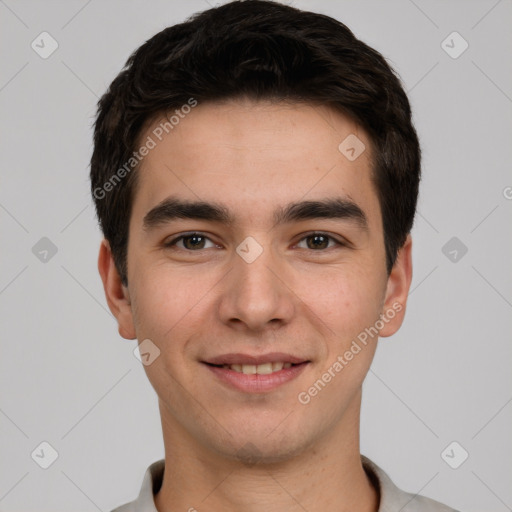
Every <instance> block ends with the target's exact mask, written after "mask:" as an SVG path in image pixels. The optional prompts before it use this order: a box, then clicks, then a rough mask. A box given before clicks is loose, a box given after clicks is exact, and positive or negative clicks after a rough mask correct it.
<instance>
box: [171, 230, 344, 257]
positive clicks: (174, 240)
mask: <svg viewBox="0 0 512 512" xmlns="http://www.w3.org/2000/svg"><path fill="white" fill-rule="evenodd" d="M194 236H198V237H201V238H205V239H207V240H210V242H212V243H214V242H213V241H212V240H211V239H210V237H208V236H206V235H204V234H203V233H201V232H197V231H193V232H190V233H186V234H184V235H179V236H177V237H176V238H173V239H172V240H170V241H168V242H165V243H164V247H165V248H172V247H174V246H176V244H177V243H178V242H180V241H181V240H183V239H185V238H192V237H194ZM313 236H323V237H325V238H328V239H329V241H333V242H334V243H335V244H336V246H338V247H346V246H347V244H345V243H343V242H341V241H340V240H338V239H336V238H334V237H333V236H331V235H329V234H328V233H324V232H323V231H313V232H311V233H307V234H306V235H305V236H303V237H302V238H301V239H300V240H299V242H298V243H300V242H302V241H303V240H305V239H307V238H310V237H313ZM333 248H334V247H327V248H325V249H316V250H315V249H309V250H311V251H313V252H324V251H326V250H327V249H333ZM178 249H180V250H182V251H186V252H200V251H202V250H205V249H198V250H197V251H194V250H190V249H186V248H181V247H179V248H178Z"/></svg>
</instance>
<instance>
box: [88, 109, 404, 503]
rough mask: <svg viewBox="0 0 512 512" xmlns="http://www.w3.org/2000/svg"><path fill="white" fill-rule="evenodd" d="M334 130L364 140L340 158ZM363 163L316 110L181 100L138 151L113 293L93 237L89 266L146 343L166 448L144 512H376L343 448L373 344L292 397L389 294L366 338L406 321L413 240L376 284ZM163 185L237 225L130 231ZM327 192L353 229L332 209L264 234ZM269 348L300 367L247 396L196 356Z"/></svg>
mask: <svg viewBox="0 0 512 512" xmlns="http://www.w3.org/2000/svg"><path fill="white" fill-rule="evenodd" d="M160 121H161V120H156V121H155V122H154V123H153V124H152V125H151V126H149V127H148V129H147V130H146V132H144V133H143V134H142V136H141V140H145V139H146V137H147V136H148V135H150V134H151V133H152V130H153V129H154V127H155V126H157V125H158V122H160ZM349 134H355V135H356V136H357V137H358V138H359V139H360V140H362V141H363V142H364V144H365V146H366V150H365V151H364V152H363V154H362V155H361V156H359V157H358V158H357V159H356V160H355V161H349V160H348V159H347V158H346V157H345V156H344V155H343V154H342V153H341V152H340V151H339V150H338V146H339V144H340V143H341V142H342V141H343V140H344V139H345V138H346V137H347V136H348V135H349ZM371 158H372V155H371V141H370V139H369V137H368V136H367V134H366V133H365V132H364V131H363V130H362V129H361V128H360V127H358V126H357V125H356V124H354V123H353V122H352V121H351V120H350V119H349V118H347V117H345V116H342V115H341V114H339V113H337V112H334V111H333V110H331V109H329V108H328V107H325V106H322V107H319V106H313V105H305V104H293V103H287V104H285V103H280V104H272V103H270V102H258V103H255V102H253V101H249V100H244V101H242V100H238V101H228V102H224V103H206V104H200V105H198V106H196V107H195V108H194V109H193V110H192V111H191V112H190V113H189V114H188V115H187V116H186V117H185V119H183V120H181V121H180V124H179V125H178V126H176V127H175V128H174V129H173V130H172V132H170V133H169V135H168V136H166V137H165V138H164V139H163V140H162V141H161V142H159V143H158V144H157V146H156V147H155V148H154V149H152V150H151V151H150V152H149V154H148V155H147V156H146V157H145V159H144V160H143V162H142V166H141V168H140V170H139V171H138V172H140V175H139V182H138V186H137V191H136V194H135V199H134V204H133V211H132V216H131V218H130V228H129V244H128V286H127V287H124V286H123V285H122V284H121V281H120V278H119V274H118V272H117V270H116V268H115V265H114V261H113V258H112V255H111V252H110V249H109V245H108V242H106V241H103V243H102V245H101V248H100V255H99V261H98V268H99V271H100V274H101V277H102V280H103V284H104V289H105V294H106V298H107V301H108V305H109V307H110V309H111V311H112V313H113V314H114V316H115V317H116V318H117V321H118V325H119V333H120V335H121V336H122V337H124V338H126V339H135V338H137V339H138V340H139V341H142V340H145V339H147V338H149V339H150V340H151V341H152V342H153V343H154V344H155V345H156V346H158V348H159V349H160V351H161V353H160V356H159V357H158V358H157V359H155V361H154V362H153V363H152V364H150V365H148V366H145V367H144V368H145V371H146V373H147V376H148V378H149V380H150V382H151V384H152V386H153V387H154V389H155V391H156V393H157V395H158V398H159V408H160V414H161V419H162V429H163V436H164V445H165V462H166V465H165V467H166V469H165V474H164V479H163V484H162V488H161V490H160V491H159V492H158V494H157V495H156V496H155V504H156V507H157V509H158V510H159V511H160V512H171V511H176V510H189V509H190V508H191V507H194V508H195V509H197V510H209V511H228V512H229V511H240V510H244V511H247V512H260V511H265V512H273V511H276V512H277V511H282V510H287V511H303V510H308V511H309V512H315V511H320V510H321V511H322V512H326V511H337V512H339V511H349V510H350V511H352V512H353V511H361V512H363V511H364V512H370V511H376V510H377V509H378V503H379V495H378V492H377V491H376V490H375V489H374V487H373V486H372V484H371V483H370V481H369V479H368V478H367V476H366V473H365V472H364V470H363V467H362V464H361V459H360V452H359V422H360V405H361V386H362V383H363V380H364V378H365V376H366V373H367V372H368V369H369V367H370V364H371V361H372V359H373V356H374V352H375V349H376V345H377V340H378V337H377V336H375V337H374V338H373V339H370V341H369V342H368V344H367V345H366V346H365V347H364V348H363V349H362V350H361V351H360V352H359V353H358V354H357V355H356V356H354V358H353V359H352V360H351V361H350V362H348V364H347V365H346V366H345V367H344V368H343V370H342V371H340V372H338V373H336V376H335V377H334V378H332V380H331V382H329V383H328V384H327V385H326V386H325V387H324V388H323V389H322V390H321V391H320V392H319V393H318V394H317V395H316V396H315V397H313V398H311V401H310V402H309V403H308V404H307V405H303V404H301V403H300V402H299V401H298V399H297V397H298V395H299V393H300V392H303V391H307V390H308V388H310V387H311V386H312V385H313V384H314V383H315V381H317V380H318V379H319V378H320V377H321V376H322V374H324V373H325V372H326V371H328V369H329V368H330V367H332V365H333V363H334V362H335V361H336V360H337V357H338V356H339V355H341V354H344V353H345V351H346V350H347V349H348V348H349V347H350V345H351V343H352V341H353V340H354V339H356V337H357V336H358V334H359V333H361V332H362V331H364V329H365V328H368V327H370V326H373V325H374V324H375V322H376V321H377V320H378V319H379V315H383V314H386V312H387V311H389V310H390V309H393V304H395V305H396V304H400V305H401V306H402V308H401V311H399V312H396V314H395V315H394V318H392V319H390V320H389V321H388V322H387V323H385V325H384V327H383V328H382V329H381V330H380V333H379V336H380V337H386V336H390V335H392V334H393V333H395V332H396V331H397V330H398V329H399V328H400V326H401V324H402V321H403V318H404V314H405V306H406V300H407V294H408V291H409V287H410V283H411V277H412V263H411V250H412V241H411V238H410V235H409V237H408V238H407V241H406V243H405V244H404V246H403V248H402V249H401V250H400V252H399V254H398V258H397V260H396V263H395V265H394V267H393V269H392V272H391V274H390V275H389V276H388V275H387V273H386V267H385V250H384V234H383V229H382V218H381V213H380V208H379V202H378V199H377V195H376V192H375V188H374V185H373V184H372V182H371V179H370V166H371V161H372V160H371ZM170 195H173V196H174V197H179V198H181V199H186V200H190V201H196V200H198V199H201V200H203V201H216V202H219V203H222V204H223V205H224V206H225V207H226V208H228V209H229V210H230V211H231V213H232V214H233V215H234V216H235V222H234V223H233V224H232V225H229V226H227V225H223V224H220V223H217V222H212V221H209V220H188V219H181V220H174V221H171V222H168V223H166V224H162V225H161V226H159V227H157V228H155V229H152V230H145V229H144V227H143V218H144V216H145V215H146V213H147V212H148V211H149V210H151V209H152V208H153V207H154V206H156V205H157V204H158V203H159V202H160V201H162V200H164V199H165V198H167V197H168V196H170ZM338 195H339V196H345V197H349V198H350V199H351V200H352V201H354V202H356V203H357V204H358V205H359V206H360V207H361V209H362V210H363V211H364V212H365V214H366V216H367V218H368V227H369V229H368V232H364V231H363V230H361V229H360V228H359V227H358V225H357V224H356V223H354V222H352V221H350V220H347V219H312V220H305V221H298V222H291V223H287V224H282V225H278V226H274V222H273V217H272V215H273V212H274V209H275V208H276V207H278V206H283V205H286V204H288V203H290V202H293V201H300V200H318V199H325V198H330V197H333V196H338ZM313 230H314V231H322V232H323V233H326V234H327V235H329V236H332V237H333V238H332V239H327V240H331V241H330V242H329V243H328V244H327V242H325V245H328V247H325V245H324V246H322V248H321V249H318V248H314V247H313V248H311V245H310V244H311V238H309V239H308V238H306V236H307V234H308V232H310V231H313ZM190 231H200V232H201V233H202V234H203V235H204V236H207V237H208V238H207V239H206V240H205V241H204V242H203V246H202V247H203V248H201V249H199V250H198V249H194V248H193V249H190V247H191V244H190V243H189V244H188V245H187V246H185V245H184V242H183V241H182V242H181V243H179V244H178V246H174V248H172V247H167V248H166V247H164V243H165V242H168V241H169V240H171V239H172V238H173V237H175V236H176V235H179V234H183V233H186V232H190ZM248 236H251V237H253V238H254V239H255V240H257V242H258V243H259V244H260V246H261V247H262V248H263V252H262V254H261V255H260V256H259V257H258V258H257V259H256V260H255V261H253V262H252V263H247V262H246V261H245V260H244V259H242V258H241V257H240V256H239V255H238V254H237V252H236V247H237V246H238V245H239V244H240V243H241V242H242V241H243V240H244V239H245V238H246V237H248ZM308 240H309V245H308ZM335 240H340V241H343V240H345V241H346V242H347V243H346V245H345V246H337V245H336V243H335ZM189 242H190V240H189ZM187 247H188V248H187ZM276 351H277V352H286V353H289V354H293V355H297V356H299V357H302V358H304V359H307V360H309V361H310V363H309V364H308V365H307V366H306V368H305V369H304V370H303V371H302V373H301V374H300V375H299V376H298V377H297V378H296V379H294V380H292V381H291V382H288V383H286V384H284V385H282V386H281V387H279V388H277V389H276V390H273V391H270V392H265V393H259V394H251V395H249V394H248V393H244V392H241V391H238V390H235V389H232V388H229V387H227V386H226V385H224V384H223V383H221V382H220V381H219V380H218V379H217V377H216V376H215V375H213V374H212V372H211V371H210V370H209V369H208V368H207V367H206V366H205V365H204V364H203V363H201V361H203V360H204V359H206V358H208V357H212V356H216V355H220V354H225V353H229V352H240V353H250V354H265V353H268V352H276ZM331 371H332V370H331Z"/></svg>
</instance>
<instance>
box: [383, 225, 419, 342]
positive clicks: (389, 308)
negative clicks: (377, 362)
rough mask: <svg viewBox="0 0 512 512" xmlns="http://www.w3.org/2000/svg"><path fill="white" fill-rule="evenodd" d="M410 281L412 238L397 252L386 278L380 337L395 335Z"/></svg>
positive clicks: (402, 315)
mask: <svg viewBox="0 0 512 512" xmlns="http://www.w3.org/2000/svg"><path fill="white" fill-rule="evenodd" d="M411 280H412V238H411V235H410V234H409V235H407V239H406V241H405V243H404V245H403V246H402V248H401V249H400V250H399V251H398V255H397V258H396V261H395V264H394V265H393V268H392V269H391V273H390V275H389V277H388V282H387V288H386V296H385V300H384V305H383V307H382V311H381V318H382V320H383V323H384V327H383V328H382V329H381V330H380V333H379V336H380V337H383V338H385V337H387V336H391V335H393V334H395V332H396V331H398V329H400V326H401V325H402V322H403V320H404V317H405V309H406V304H407V296H408V294H409V288H410V286H411Z"/></svg>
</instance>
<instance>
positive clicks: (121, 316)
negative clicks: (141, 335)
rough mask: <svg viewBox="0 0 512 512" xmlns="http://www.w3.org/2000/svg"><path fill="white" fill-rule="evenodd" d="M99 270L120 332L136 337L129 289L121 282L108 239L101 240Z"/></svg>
mask: <svg viewBox="0 0 512 512" xmlns="http://www.w3.org/2000/svg"><path fill="white" fill-rule="evenodd" d="M98 271H99V273H100V276H101V280H102V282H103V289H104V291H105V297H106V299H107V304H108V307H109V309H110V311H111V312H112V314H113V315H114V317H115V318H116V320H117V324H118V330H119V334H120V335H121V336H122V337H123V338H125V339H127V340H133V339H135V338H136V337H137V336H136V334H135V326H134V323H133V314H132V309H131V301H130V295H129V291H128V288H127V287H125V286H123V284H122V282H121V277H120V276H119V272H118V271H117V268H116V265H115V263H114V258H113V256H112V251H111V249H110V245H109V243H108V241H107V240H106V239H103V241H102V242H101V246H100V252H99V255H98Z"/></svg>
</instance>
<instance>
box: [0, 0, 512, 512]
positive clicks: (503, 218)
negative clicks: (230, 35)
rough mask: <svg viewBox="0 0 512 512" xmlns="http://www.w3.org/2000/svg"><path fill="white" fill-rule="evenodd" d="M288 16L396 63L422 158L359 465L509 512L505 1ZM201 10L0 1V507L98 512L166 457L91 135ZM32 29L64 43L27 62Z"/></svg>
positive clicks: (362, 6)
mask: <svg viewBox="0 0 512 512" xmlns="http://www.w3.org/2000/svg"><path fill="white" fill-rule="evenodd" d="M289 3H290V2H289ZM292 3H293V5H295V6H297V7H300V8H306V9H310V10H315V11H319V12H323V13H326V14H329V15H331V16H333V17H336V18H338V19H340V20H341V21H343V22H344V23H346V24H347V25H348V26H349V27H350V28H351V29H352V30H353V31H354V32H355V33H356V35H357V36H358V37H360V38H362V39H363V40H364V41H366V42H367V43H368V44H370V45H372V46H374V47H375V48H376V49H378V50H379V51H380V52H382V53H383V54H384V56H386V57H387V58H388V59H389V60H390V62H391V64H392V65H393V66H394V67H395V68H396V69H397V71H398V72H399V73H400V75H401V77H402V79H403V82H404V84H405V88H406V89H407V90H408V91H409V96H410V99H411V102H412V106H413V109H414V118H415V124H416V126H417V129H418V131H419V134H420V138H421V141H422V146H423V154H424V160H423V170H424V178H423V182H422V189H421V197H420V203H419V211H418V217H417V219H416V224H415V227H414V230H413V239H414V248H413V258H414V280H413V284H412V287H411V296H410V299H409V303H408V311H407V315H406V320H405V324H404V325H403V327H402V329H401V330H400V331H399V332H398V333H397V334H396V335H395V336H394V337H392V338H387V339H382V340H381V342H380V346H379V349H378V351H377V356H376V359H375V362H374V365H373V367H372V370H371V372H370V374H369V376H368V378H367V381H366V383H365V390H364V399H363V413H362V434H361V437H362V452H363V453H364V454H365V455H367V456H369V457H370V458H372V459H373V460H374V461H375V462H376V463H377V464H379V465H380V466H381V467H383V469H385V470H386V471H387V472H388V473H389V474H390V475H391V476H392V478H393V480H394V481H395V483H396V484H397V485H398V486H400V487H402V488H403V489H405V490H408V491H410V492H413V493H418V492H419V493H421V494H425V495H428V496H430V497H433V498H435V499H438V500H440V501H443V502H446V503H448V504H450V505H452V506H453V507H456V508H458V509H460V510H463V511H468V512H471V511H479V510H485V511H487V512H492V511H495V512H502V511H506V510H512V508H511V507H512V485H511V476H512V441H511V436H510V425H511V422H512V405H511V401H512V386H511V381H512V372H511V371H510V366H511V361H512V343H511V332H512V324H511V318H512V315H511V308H512V304H511V302H512V273H511V272H510V261H512V254H511V253H512V237H511V236H510V235H511V233H510V225H511V217H512V200H510V198H511V197H512V188H510V187H512V175H511V173H510V162H511V161H512V150H511V148H512V144H511V132H512V130H511V125H512V116H511V112H512V99H511V98H512V68H511V66H510V62H511V59H510V53H511V52H510V49H511V48H512V30H511V28H510V27H511V23H510V22H511V19H512V2H511V1H510V0H502V1H495V0H492V1H487V0H485V1H483V0H482V1H446V0H443V1H424V0H423V1H422V0H415V1H412V0H411V1H409V0H400V1H387V2H369V1H368V2H362V1H360V2H355V1H351V2H347V1H327V0H325V1H313V0H309V1H299V0H295V1H294V2H292ZM212 5H213V2H212ZM207 7H208V3H207V2H206V1H204V0H197V1H189V2H184V1H160V2H150V3H149V2H142V1H130V2H121V1H103V2H100V1H99V0H92V1H89V2H86V1H79V2H78V1H67V2H63V1H47V2H38V1H28V0H26V1H19V0H18V1H15V0H5V1H0V20H1V30H0V38H1V45H0V48H1V50H0V51H1V69H2V75H1V79H0V106H1V113H2V136H1V138H0V144H1V157H2V178H1V179H2V181H1V188H0V221H1V229H2V231H1V232H2V251H1V255H2V260H1V266H0V311H1V313H0V315H1V316H0V322H1V324H0V325H1V333H2V340H1V342H2V348H1V351H2V352H1V354H2V356H1V358H0V365H1V366H0V369H1V372H0V379H1V389H2V394H1V397H0V428H1V435H0V452H1V454H2V455H1V457H0V461H1V472H0V509H1V510H10V511H21V510H23V511H32V510H34V511H35V510H38V511H50V510H52V511H69V510H76V511H86V510H102V511H109V510H111V509H112V508H113V507H114V506H117V505H119V504H121V503H124V502H126V501H129V500H132V499H134V498H135V496H136V495H137V494H138V491H139V488H140V484H141V482H142V476H143V473H144V471H145V469H146V467H147V466H148V465H149V464H150V463H151V462H153V461H155V460H157V459H159V458H162V457H163V442H162V437H161V426H160V420H159V413H158V408H157V399H156V395H155V393H154V392H153V390H152V388H151V387H150V385H149V383H148V381H147V379H146V376H145V373H144V371H143V368H142V365H141V363H140V362H139V361H138V360H137V359H136V358H135V357H134V355H133V350H134V348H135V346H136V341H126V340H123V339H122V338H120V337H119V335H118V334H117V328H116V323H115V321H114V319H113V317H112V316H111V314H110V313H109V312H108V308H107V306H106V303H105V300H104V296H103V290H102V286H101V282H100V278H99V276H98V274H97V270H96V258H97V250H98V247H99V243H100V240H101V236H100V232H99V230H98V228H97V224H96V220H95V218H94V211H93V207H92V202H91V199H90V197H89V188H88V187H89V184H88V164H89V159H90V155H91V149H92V145H91V124H92V120H93V116H94V113H95V104H96V102H97V100H98V97H99V96H100V95H101V94H102V93H103V92H104V91H105V89H106V87H107V86H108V84H109V83H110V82H111V80H112V79H113V78H114V77H115V75H116V74H117V73H118V72H119V70H120V69H121V67H122V65H123V64H124V62H125V60H126V58H127V57H128V55H129V54H130V53H131V52H132V51H133V50H134V49H135V48H136V47H138V46H139V45H140V44H141V43H143V42H144V41H145V40H146V39H148V38H149V37H151V36H152V35H153V34H154V33H156V32H157V31H159V30H161V29H163V28H164V27H166V26H168V25H170V24H174V23H176V22H180V21H182V20H183V19H184V18H185V17H186V16H188V15H189V14H191V13H193V12H196V11H198V10H203V9H205V8H207ZM43 31H47V32H49V33H50V34H51V36H52V37H53V38H54V39H55V40H56V41H57V42H58V45H59V47H58V49H57V50H56V51H55V52H54V53H53V54H52V55H51V56H49V57H48V58H47V59H43V58H41V57H40V56H39V54H38V53H36V52H35V51H34V50H33V49H32V48H31V43H32V41H33V40H36V42H37V41H40V38H39V39H38V36H39V34H40V33H41V32H43ZM453 31H457V32H458V33H459V34H460V35H461V36H462V37H463V38H464V40H466V41H467V42H468V44H469V48H468V49H467V50H466V51H465V52H464V53H462V55H460V56H459V57H458V58H452V57H451V56H450V55H448V53H447V52H446V51H445V49H446V48H444V47H443V46H442V42H443V41H444V40H445V39H446V38H447V36H448V35H449V34H451V33H452V32H453ZM452 41H453V42H452ZM446 44H448V45H449V46H452V47H453V48H452V49H451V51H452V53H453V52H454V51H457V50H460V49H461V44H462V42H461V40H460V39H455V40H454V39H453V37H452V39H450V38H449V39H448V40H447V43H445V45H446ZM48 47H49V46H48V41H47V43H46V44H45V48H47V49H48ZM507 187H508V188H507ZM43 237H47V238H48V239H49V240H51V242H52V243H53V244H54V245H55V247H56V249H57V252H56V254H54V255H52V252H51V247H49V245H48V241H45V240H43V241H42V242H40V239H41V238H43ZM452 237H457V239H458V241H455V244H456V245H454V246H451V245H449V246H448V247H447V248H445V249H444V252H443V247H445V244H446V243H447V242H448V241H449V240H450V239H451V238H452ZM38 242H39V245H36V244H38ZM452 243H454V242H452ZM457 244H458V246H457ZM461 244H464V246H466V247H467V249H468V251H467V253H466V254H465V255H463V256H462V252H461V247H462V245H461ZM34 246H36V247H35V249H33V247H34ZM45 250H46V251H49V252H47V253H45V252H44V251H45ZM453 250H456V251H457V260H456V261H452V260H453V258H454V257H455V253H453V252H452V253H451V254H450V251H453ZM445 253H446V254H447V255H445ZM507 262H508V264H507ZM43 441H46V442H48V443H49V444H50V445H51V446H53V447H54V449H55V450H56V451H57V452H58V458H57V460H56V461H55V462H54V463H53V464H52V465H51V466H50V467H49V468H48V469H42V468H41V467H40V466H39V465H38V464H37V463H36V462H35V460H38V459H37V456H34V459H35V460H34V459H33V458H32V457H31V454H32V453H33V452H34V450H36V453H39V454H40V459H39V461H42V459H43V458H44V457H49V455H48V454H49V451H48V449H46V451H44V447H43V452H41V448H40V446H39V445H40V443H41V442H43ZM452 441H456V442H457V443H459V445H460V447H462V448H460V447H459V445H457V446H456V448H455V449H454V451H453V452H452V451H450V450H448V454H449V455H450V457H449V458H450V461H451V462H452V464H453V463H457V462H460V460H461V459H460V458H461V454H462V453H463V452H462V451H461V450H462V449H464V450H466V451H467V452H468V453H469V457H468V459H467V460H466V461H465V462H464V463H463V464H462V465H460V467H458V469H452V468H451V467H449V465H448V464H447V463H446V460H448V459H447V458H446V455H445V457H444V459H443V457H442V456H441V454H442V452H443V451H444V449H445V448H446V447H447V446H448V445H449V444H450V443H451V442H452ZM41 453H44V455H41Z"/></svg>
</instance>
